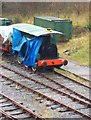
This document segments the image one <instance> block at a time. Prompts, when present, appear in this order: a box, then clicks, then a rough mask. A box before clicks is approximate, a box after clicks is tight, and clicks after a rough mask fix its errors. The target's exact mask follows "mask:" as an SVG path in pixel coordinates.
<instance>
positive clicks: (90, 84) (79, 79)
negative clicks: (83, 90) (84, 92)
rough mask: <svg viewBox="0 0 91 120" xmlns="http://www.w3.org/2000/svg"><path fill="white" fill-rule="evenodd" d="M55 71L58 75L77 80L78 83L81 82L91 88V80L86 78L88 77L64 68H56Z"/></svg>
mask: <svg viewBox="0 0 91 120" xmlns="http://www.w3.org/2000/svg"><path fill="white" fill-rule="evenodd" d="M54 72H55V73H56V74H58V75H61V76H63V77H65V78H69V79H70V80H72V81H74V82H76V83H79V84H81V85H83V86H86V87H88V88H91V81H90V80H88V79H86V78H83V77H81V76H79V75H77V74H75V73H72V72H70V71H67V70H64V69H62V68H60V70H59V69H54Z"/></svg>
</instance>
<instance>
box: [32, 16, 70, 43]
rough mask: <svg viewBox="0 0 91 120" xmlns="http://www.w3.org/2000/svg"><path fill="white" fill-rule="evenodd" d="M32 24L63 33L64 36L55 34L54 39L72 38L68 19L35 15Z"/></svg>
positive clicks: (66, 39) (65, 39)
mask: <svg viewBox="0 0 91 120" xmlns="http://www.w3.org/2000/svg"><path fill="white" fill-rule="evenodd" d="M34 24H35V25H38V26H41V27H45V28H51V29H53V30H56V31H59V32H62V33H64V36H62V35H55V36H54V38H55V40H56V41H68V40H69V39H71V38H72V21H71V20H69V19H61V18H56V17H53V16H35V17H34Z"/></svg>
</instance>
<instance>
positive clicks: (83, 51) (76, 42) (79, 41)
mask: <svg viewBox="0 0 91 120" xmlns="http://www.w3.org/2000/svg"><path fill="white" fill-rule="evenodd" d="M58 50H59V53H60V54H61V56H62V57H64V58H66V59H69V60H72V61H76V62H77V63H78V64H80V65H86V66H88V65H89V33H88V32H87V33H85V34H82V35H81V36H80V37H79V38H78V37H76V38H73V39H71V40H70V41H69V42H68V43H61V42H60V43H58ZM64 51H67V52H64Z"/></svg>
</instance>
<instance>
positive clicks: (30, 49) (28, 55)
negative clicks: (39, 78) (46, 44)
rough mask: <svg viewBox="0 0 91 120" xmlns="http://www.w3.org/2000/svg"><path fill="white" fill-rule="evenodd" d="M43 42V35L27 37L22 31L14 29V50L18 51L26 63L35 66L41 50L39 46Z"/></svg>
mask: <svg viewBox="0 0 91 120" xmlns="http://www.w3.org/2000/svg"><path fill="white" fill-rule="evenodd" d="M41 44H42V37H34V38H32V39H30V40H29V39H27V38H26V37H25V36H22V34H21V31H19V30H17V29H15V28H14V29H13V38H12V50H13V53H14V52H15V51H17V52H18V55H19V56H20V59H21V60H22V62H23V64H24V65H27V66H34V65H35V62H36V58H37V55H38V52H39V48H40V46H41ZM24 45H25V49H24V51H23V52H24V54H22V48H23V47H24Z"/></svg>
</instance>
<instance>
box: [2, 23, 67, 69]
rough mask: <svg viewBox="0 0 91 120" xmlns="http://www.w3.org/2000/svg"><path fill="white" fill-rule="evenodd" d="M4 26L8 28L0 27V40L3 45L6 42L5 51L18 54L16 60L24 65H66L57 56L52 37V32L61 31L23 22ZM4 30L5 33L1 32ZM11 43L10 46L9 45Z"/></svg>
mask: <svg viewBox="0 0 91 120" xmlns="http://www.w3.org/2000/svg"><path fill="white" fill-rule="evenodd" d="M0 27H1V26H0ZM4 27H8V29H9V31H8V32H7V30H5V31H4V30H2V28H0V35H1V36H2V38H3V40H1V39H0V41H1V42H2V43H3V45H5V44H6V43H8V44H7V45H8V47H6V46H5V47H6V48H5V51H6V52H10V51H11V50H12V54H13V55H16V57H17V56H18V57H17V58H18V61H19V62H22V63H23V64H24V65H25V66H29V67H32V68H38V67H52V68H53V67H60V66H62V65H67V63H68V62H67V60H65V59H62V58H59V55H58V51H57V46H56V44H55V42H54V39H53V35H54V34H60V35H62V33H61V32H57V31H54V30H51V29H46V28H42V27H39V26H35V25H31V24H24V23H19V24H13V25H10V26H4ZM4 29H5V28H4ZM4 32H5V33H7V34H2V33H4ZM11 45H12V47H10V46H11ZM8 48H11V50H8ZM0 49H2V50H3V47H2V46H0Z"/></svg>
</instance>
